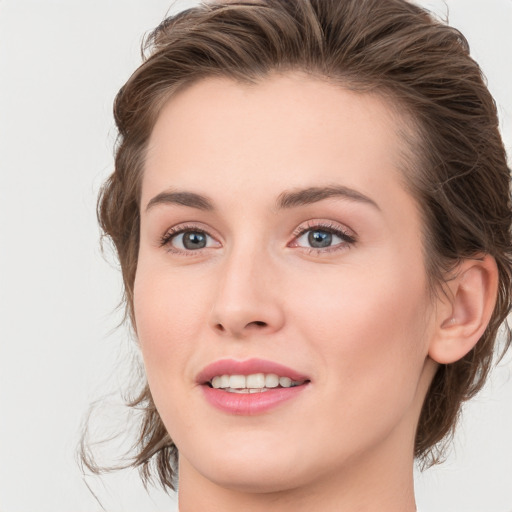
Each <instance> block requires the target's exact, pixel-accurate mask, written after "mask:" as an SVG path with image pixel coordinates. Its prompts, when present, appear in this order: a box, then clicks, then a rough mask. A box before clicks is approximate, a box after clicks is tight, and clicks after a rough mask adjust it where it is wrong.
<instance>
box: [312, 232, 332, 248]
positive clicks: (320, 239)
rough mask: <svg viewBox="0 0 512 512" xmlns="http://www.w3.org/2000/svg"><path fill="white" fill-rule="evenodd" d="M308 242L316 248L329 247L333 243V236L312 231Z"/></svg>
mask: <svg viewBox="0 0 512 512" xmlns="http://www.w3.org/2000/svg"><path fill="white" fill-rule="evenodd" d="M308 242H309V244H310V245H311V247H315V248H321V247H329V246H330V245H331V243H332V234H331V233H328V232H327V231H311V233H309V235H308Z"/></svg>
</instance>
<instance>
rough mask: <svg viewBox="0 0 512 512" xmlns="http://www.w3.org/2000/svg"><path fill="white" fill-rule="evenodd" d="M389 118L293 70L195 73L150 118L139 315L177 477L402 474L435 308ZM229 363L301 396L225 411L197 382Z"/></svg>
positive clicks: (275, 486) (236, 482)
mask: <svg viewBox="0 0 512 512" xmlns="http://www.w3.org/2000/svg"><path fill="white" fill-rule="evenodd" d="M392 112H393V111H392V109H391V107H388V106H387V105H386V103H384V101H383V100H382V99H380V98H378V97H375V96H370V95H366V94H358V93H355V92H350V91H347V90H345V89H343V88H340V87H338V86H334V85H330V84H327V83H325V82H322V81H318V80H315V79H313V78H310V77H306V76H304V75H300V74H288V75H279V76H278V75H276V76H273V77H269V78H266V79H264V80H262V81H261V82H260V83H259V84H257V85H251V86H247V85H241V84H237V83H235V82H232V81H229V80H227V79H206V80H203V81H200V82H198V83H196V84H194V85H192V86H190V87H189V88H188V89H185V90H183V91H181V92H180V93H178V94H177V95H176V96H174V97H173V98H171V100H169V102H168V103H167V104H166V106H165V107H164V108H163V110H162V112H161V114H160V116H159V118H158V120H157V123H156V125H155V127H154V130H153V133H152V136H151V140H150V144H149V150H148V156H147V161H146V166H145V173H144V179H143V184H142V202H141V204H142V207H141V244H140V251H139V261H138V267H137V274H136V280H135V292H134V294H135V295H134V307H135V319H136V325H137V333H138V337H139V340H140V344H141V348H142V354H143V358H144V363H145V366H146V371H147V376H148V382H149V385H150V388H151V392H152V396H153V398H154V401H155V404H156V406H157V408H158V411H159V413H160V416H161V418H162V420H163V422H164V424H165V426H166V428H167V429H168V431H169V433H170V435H171V438H172V439H173V440H174V442H175V443H176V445H177V446H178V449H179V451H180V478H181V475H188V476H189V478H204V479H206V480H208V481H210V482H215V483H217V484H219V485H228V484H227V483H228V482H229V485H230V486H232V487H235V488H239V489H246V490H247V489H249V490H250V489H256V488H258V489H259V490H261V489H264V490H267V491H272V490H283V489H288V488H291V486H293V485H300V484H303V485H306V484H307V483H308V482H310V481H312V480H315V479H320V478H322V477H323V476H324V475H326V474H331V475H332V474H340V475H341V474H342V473H343V472H346V471H347V468H349V467H356V466H357V464H362V462H361V461H363V460H366V459H365V457H367V456H368V455H369V454H373V456H374V457H381V458H383V459H384V458H389V459H393V460H401V458H403V459H404V460H405V459H407V463H412V461H411V460H410V454H409V452H411V453H412V446H413V441H414V430H415V422H416V420H417V416H418V415H419V410H420V406H421V401H422V399H423V394H424V392H425V391H426V385H427V384H426V383H427V380H428V379H427V378H426V376H425V361H426V355H427V351H428V342H429V336H430V335H431V334H430V333H431V318H432V314H431V313H432V304H431V301H430V298H429V294H428V286H427V278H426V274H425V267H424V262H423V251H422V239H421V220H420V215H419V212H418V209H417V205H416V203H415V201H414V199H413V198H412V197H411V195H410V194H409V193H408V192H407V191H406V189H405V187H404V186H403V185H402V177H401V175H400V171H399V162H400V157H401V153H402V149H403V148H402V147H401V145H400V140H399V137H398V129H399V127H398V121H397V119H396V116H394V115H393V113H392ZM283 194H284V195H285V196H286V197H287V198H288V200H289V201H288V203H286V201H281V203H280V202H279V199H280V198H281V199H282V198H283ZM315 194H316V195H315ZM224 360H234V361H236V362H244V361H245V362H247V361H253V360H259V361H262V360H263V361H267V362H269V361H270V362H271V363H272V364H274V365H275V364H279V365H284V366H285V367H286V368H288V369H291V370H293V371H294V372H296V374H297V375H300V376H302V377H301V380H299V381H297V382H299V383H300V385H301V386H303V387H304V388H303V389H302V390H297V389H293V387H292V388H290V389H292V391H290V393H291V392H293V393H295V394H294V396H293V397H291V398H289V399H288V398H287V399H286V400H284V401H282V402H279V400H278V403H277V405H273V406H272V407H269V408H268V409H265V410H263V409H262V411H261V412H258V409H257V406H255V408H254V409H253V412H255V413H253V414H234V413H230V412H229V411H228V410H226V407H227V406H226V407H224V409H223V408H219V407H217V406H215V405H212V403H211V401H209V400H208V399H206V398H205V385H204V383H202V382H198V378H199V377H198V376H200V375H201V372H204V371H205V368H206V369H208V367H209V366H210V365H212V364H217V363H218V362H219V361H224ZM247 364H248V366H247V368H248V369H247V371H246V373H258V374H259V373H264V374H265V373H272V372H267V371H262V372H256V371H255V370H254V372H253V370H252V369H251V368H253V366H254V365H253V366H250V364H249V363H247ZM258 364H260V365H261V366H262V369H263V370H265V368H267V366H265V364H264V363H258ZM255 365H256V366H255V367H257V364H256V363H255ZM219 368H220V367H219ZM244 368H245V367H244ZM268 368H271V366H268ZM291 370H290V371H291ZM212 371H214V370H212ZM218 371H221V370H218ZM240 371H242V370H240ZM276 371H277V370H276ZM283 371H284V370H283ZM304 381H305V384H304V383H303V382H304ZM219 382H220V381H219ZM283 382H286V381H283ZM296 387H300V386H296ZM287 392H289V391H287V390H286V389H285V390H283V391H282V394H284V393H287ZM206 393H209V391H206ZM225 393H227V392H225ZM274 395H276V396H277V393H274ZM274 395H271V394H269V395H268V396H274ZM237 396H238V397H239V398H236V397H237ZM290 396H291V395H290ZM232 397H235V398H232ZM230 400H232V401H233V400H238V401H239V403H240V404H241V403H242V402H243V403H246V402H247V403H249V400H250V399H247V397H245V398H240V395H237V394H236V393H234V392H233V393H232V395H231V398H230ZM276 400H277V399H276ZM230 403H231V402H230ZM224 405H225V404H224ZM228 405H229V404H228ZM248 407H249V406H248ZM249 408H250V407H249ZM283 426H285V428H283ZM248 440H249V441H248ZM404 440H405V442H404ZM404 445H405V448H404Z"/></svg>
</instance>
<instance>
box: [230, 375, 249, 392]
mask: <svg viewBox="0 0 512 512" xmlns="http://www.w3.org/2000/svg"><path fill="white" fill-rule="evenodd" d="M245 381H246V379H245V375H230V376H229V387H230V388H234V389H243V388H245V387H247V386H246V385H245Z"/></svg>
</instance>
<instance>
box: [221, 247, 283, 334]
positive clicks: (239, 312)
mask: <svg viewBox="0 0 512 512" xmlns="http://www.w3.org/2000/svg"><path fill="white" fill-rule="evenodd" d="M276 270H277V269H276V265H275V264H273V262H272V258H271V255H270V253H269V251H268V249H267V248H266V247H265V244H257V243H255V241H254V240H248V241H246V242H244V241H240V243H238V244H234V245H233V246H232V247H231V249H230V250H229V251H228V252H227V254H226V256H225V259H224V261H223V262H222V264H221V265H220V266H219V267H217V269H216V271H217V272H219V278H218V284H217V290H216V296H215V297H214V303H213V305H212V315H211V323H212V327H213V328H214V329H215V330H216V331H217V332H218V333H224V334H229V335H231V336H234V337H237V338H240V337H246V336H248V335H250V334H251V333H254V332H255V331H257V332H260V333H263V332H265V333H270V332H273V331H276V330H278V329H280V328H281V326H282V324H283V321H284V317H283V311H282V308H281V306H280V304H279V301H277V300H275V297H276V294H275V292H276V290H275V289H273V285H274V284H276V279H275V278H276V275H275V273H276Z"/></svg>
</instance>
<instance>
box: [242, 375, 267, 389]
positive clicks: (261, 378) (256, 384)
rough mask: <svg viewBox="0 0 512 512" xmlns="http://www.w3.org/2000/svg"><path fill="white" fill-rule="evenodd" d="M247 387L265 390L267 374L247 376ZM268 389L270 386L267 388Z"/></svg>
mask: <svg viewBox="0 0 512 512" xmlns="http://www.w3.org/2000/svg"><path fill="white" fill-rule="evenodd" d="M245 380H246V386H244V387H248V388H264V387H265V380H266V379H265V374H263V373H254V374H252V375H247V377H246V378H245ZM267 388H268V386H267Z"/></svg>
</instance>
